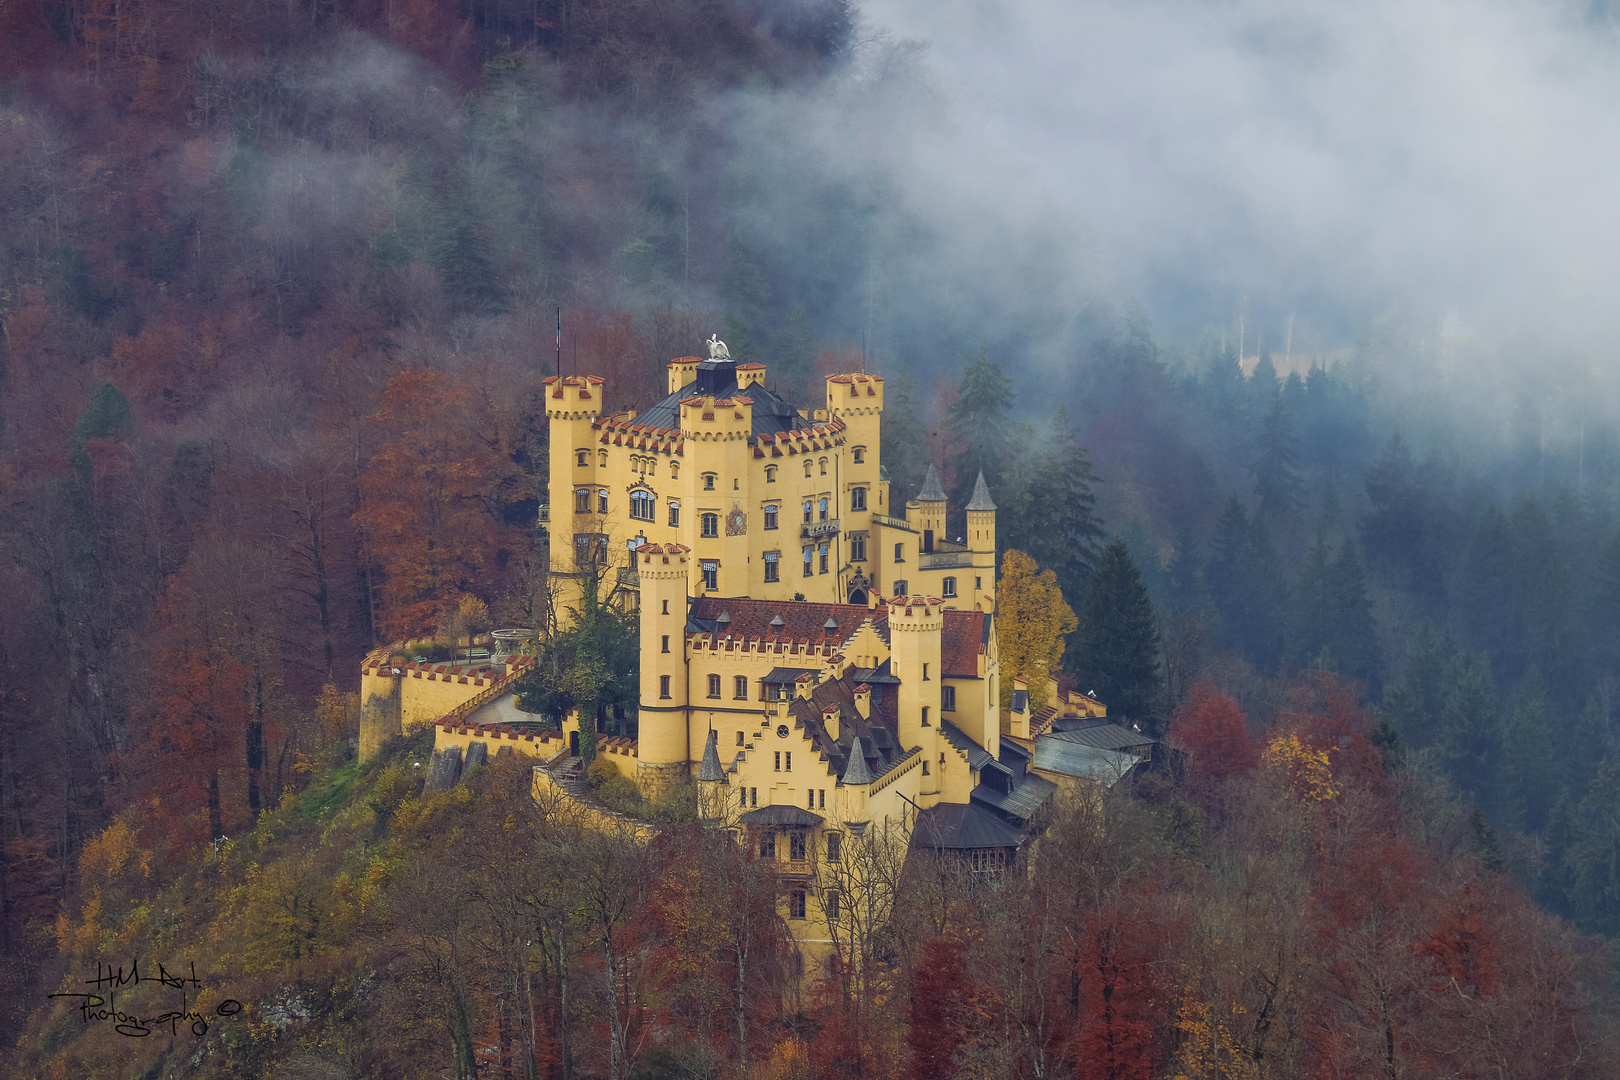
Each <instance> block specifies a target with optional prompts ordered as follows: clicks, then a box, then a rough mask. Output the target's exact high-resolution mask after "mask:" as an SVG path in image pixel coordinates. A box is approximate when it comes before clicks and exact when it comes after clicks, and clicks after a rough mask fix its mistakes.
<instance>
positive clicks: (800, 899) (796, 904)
mask: <svg viewBox="0 0 1620 1080" xmlns="http://www.w3.org/2000/svg"><path fill="white" fill-rule="evenodd" d="M788 918H790V919H802V918H804V890H803V889H794V890H793V891H792V892H790V893H788Z"/></svg>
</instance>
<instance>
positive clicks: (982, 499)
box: [967, 469, 996, 510]
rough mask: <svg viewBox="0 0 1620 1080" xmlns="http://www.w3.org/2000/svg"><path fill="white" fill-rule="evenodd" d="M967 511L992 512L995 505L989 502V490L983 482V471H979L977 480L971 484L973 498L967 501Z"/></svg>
mask: <svg viewBox="0 0 1620 1080" xmlns="http://www.w3.org/2000/svg"><path fill="white" fill-rule="evenodd" d="M967 508H968V509H969V510H994V509H995V508H996V504H995V503H993V502H991V501H990V488H989V487H987V486H986V485H985V482H984V470H983V469H980V470H979V479H978V480H976V481H975V482H974V484H973V498H971V499H969V500H968V504H967Z"/></svg>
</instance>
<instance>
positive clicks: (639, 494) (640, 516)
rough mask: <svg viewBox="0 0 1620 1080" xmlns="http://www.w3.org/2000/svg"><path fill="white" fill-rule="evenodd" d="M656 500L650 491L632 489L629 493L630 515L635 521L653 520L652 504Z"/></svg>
mask: <svg viewBox="0 0 1620 1080" xmlns="http://www.w3.org/2000/svg"><path fill="white" fill-rule="evenodd" d="M656 501H657V500H656V499H654V498H653V493H652V492H650V491H632V492H631V493H630V516H631V517H633V518H635V519H636V520H637V521H651V520H653V504H654V503H655V502H656Z"/></svg>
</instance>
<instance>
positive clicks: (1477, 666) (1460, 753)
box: [1435, 653, 1502, 806]
mask: <svg viewBox="0 0 1620 1080" xmlns="http://www.w3.org/2000/svg"><path fill="white" fill-rule="evenodd" d="M1448 676H1449V677H1448V678H1447V680H1446V688H1445V699H1444V703H1443V704H1442V706H1441V709H1440V722H1439V737H1438V738H1437V739H1436V740H1435V743H1436V745H1437V746H1438V747H1439V749H1440V759H1441V761H1442V762H1443V763H1444V764H1445V766H1446V769H1447V771H1448V772H1449V773H1450V774H1451V777H1452V780H1453V781H1454V782H1455V783H1456V785H1457V787H1458V789H1459V790H1461V791H1463V792H1464V793H1466V794H1467V795H1468V797H1469V798H1470V799H1472V800H1473V801H1474V802H1475V803H1478V804H1481V805H1487V806H1497V805H1499V803H1500V800H1499V798H1498V794H1497V792H1496V791H1495V786H1496V781H1497V779H1498V775H1497V771H1496V763H1497V760H1498V755H1500V754H1501V752H1502V741H1501V723H1500V718H1499V717H1498V715H1497V692H1496V686H1495V685H1494V684H1493V682H1492V681H1491V674H1490V669H1489V668H1488V667H1487V666H1486V664H1485V663H1484V661H1482V660H1480V659H1479V658H1478V657H1476V656H1474V655H1472V654H1469V653H1464V654H1462V655H1461V656H1459V657H1458V658H1457V661H1456V662H1455V663H1454V664H1452V665H1451V670H1450V671H1449V672H1448Z"/></svg>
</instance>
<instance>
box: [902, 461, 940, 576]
mask: <svg viewBox="0 0 1620 1080" xmlns="http://www.w3.org/2000/svg"><path fill="white" fill-rule="evenodd" d="M906 520H907V522H908V523H909V524H910V525H911V527H912V528H913V529H915V530H917V543H918V549H919V550H920V551H922V552H924V553H926V552H930V551H933V550H934V541H935V540H936V539H939V540H944V539H945V538H946V537H945V489H944V488H943V487H942V486H941V485H940V482H939V470H938V469H936V468H934V466H933V463H932V462H930V463H929V465H928V475H927V476H926V477H924V478H923V486H922V490H921V491H919V492H917V497H916V498H915V499H912V500H911V501H910V502H908V503H906Z"/></svg>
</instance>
